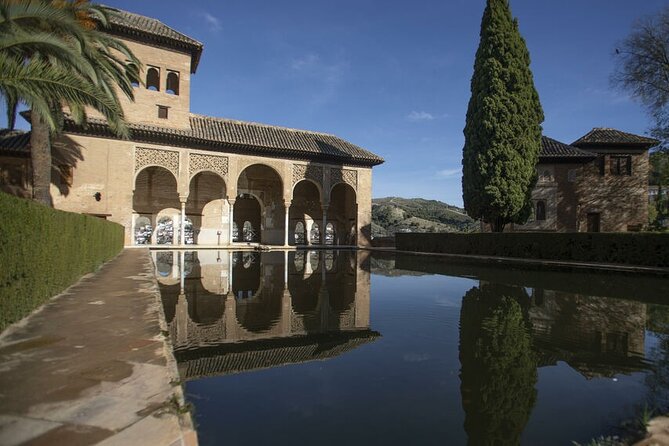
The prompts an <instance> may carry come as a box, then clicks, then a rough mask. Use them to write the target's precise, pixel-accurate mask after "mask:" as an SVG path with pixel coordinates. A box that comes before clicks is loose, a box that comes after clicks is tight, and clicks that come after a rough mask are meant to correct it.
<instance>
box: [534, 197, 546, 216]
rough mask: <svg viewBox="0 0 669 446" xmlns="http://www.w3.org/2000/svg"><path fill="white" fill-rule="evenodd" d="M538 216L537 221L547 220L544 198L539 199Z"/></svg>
mask: <svg viewBox="0 0 669 446" xmlns="http://www.w3.org/2000/svg"><path fill="white" fill-rule="evenodd" d="M535 214H536V218H537V221H544V220H546V202H545V201H543V200H539V201H537V208H536V213H535Z"/></svg>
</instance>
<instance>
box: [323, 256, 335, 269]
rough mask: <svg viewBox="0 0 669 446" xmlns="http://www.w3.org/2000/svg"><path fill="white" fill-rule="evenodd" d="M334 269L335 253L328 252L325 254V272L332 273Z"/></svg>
mask: <svg viewBox="0 0 669 446" xmlns="http://www.w3.org/2000/svg"><path fill="white" fill-rule="evenodd" d="M332 268H334V252H333V251H326V252H325V270H326V271H328V272H329V271H332Z"/></svg>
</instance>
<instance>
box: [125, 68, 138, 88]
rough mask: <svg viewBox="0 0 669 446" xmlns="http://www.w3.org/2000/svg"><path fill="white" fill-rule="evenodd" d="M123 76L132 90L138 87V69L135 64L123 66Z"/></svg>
mask: <svg viewBox="0 0 669 446" xmlns="http://www.w3.org/2000/svg"><path fill="white" fill-rule="evenodd" d="M125 74H126V76H128V79H129V80H130V85H132V86H133V87H134V88H137V87H139V67H138V66H137V64H134V63H132V62H128V63H126V64H125Z"/></svg>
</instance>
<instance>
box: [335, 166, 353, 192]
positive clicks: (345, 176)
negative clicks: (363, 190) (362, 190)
mask: <svg viewBox="0 0 669 446" xmlns="http://www.w3.org/2000/svg"><path fill="white" fill-rule="evenodd" d="M339 183H346V184H348V185H349V186H351V187H352V188H353V189H356V190H357V189H358V172H357V171H355V170H351V169H330V186H334V185H336V184H339Z"/></svg>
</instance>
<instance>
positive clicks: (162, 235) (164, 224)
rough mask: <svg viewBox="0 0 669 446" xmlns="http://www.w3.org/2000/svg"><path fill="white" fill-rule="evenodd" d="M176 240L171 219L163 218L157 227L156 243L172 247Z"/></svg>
mask: <svg viewBox="0 0 669 446" xmlns="http://www.w3.org/2000/svg"><path fill="white" fill-rule="evenodd" d="M173 240H174V227H173V223H172V218H171V217H161V218H160V220H158V224H157V225H156V243H158V244H159V245H171V244H173Z"/></svg>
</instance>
